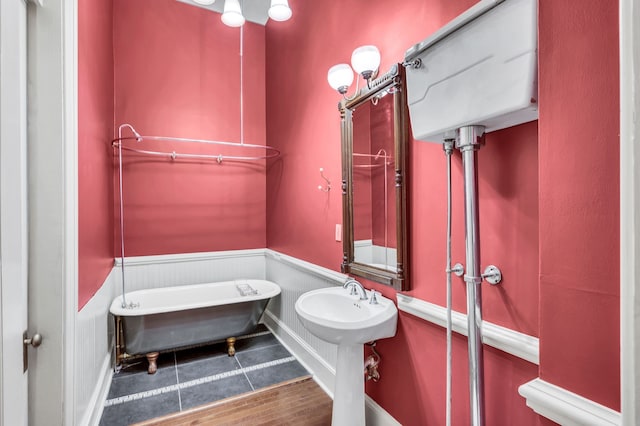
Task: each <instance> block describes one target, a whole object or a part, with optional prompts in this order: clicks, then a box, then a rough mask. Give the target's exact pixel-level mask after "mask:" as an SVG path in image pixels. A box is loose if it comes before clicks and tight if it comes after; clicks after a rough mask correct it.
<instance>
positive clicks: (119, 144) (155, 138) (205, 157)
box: [111, 127, 280, 163]
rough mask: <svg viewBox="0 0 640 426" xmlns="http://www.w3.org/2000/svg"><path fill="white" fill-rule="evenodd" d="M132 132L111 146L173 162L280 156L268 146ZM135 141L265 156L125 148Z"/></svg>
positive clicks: (117, 139) (119, 138)
mask: <svg viewBox="0 0 640 426" xmlns="http://www.w3.org/2000/svg"><path fill="white" fill-rule="evenodd" d="M131 130H132V132H133V133H134V136H122V137H118V138H115V139H113V140H112V141H111V145H112V146H113V147H114V148H120V149H122V150H123V151H131V152H137V153H139V154H145V155H153V156H157V157H166V158H170V159H172V160H176V159H178V158H188V159H203V160H216V161H217V162H218V163H222V162H223V161H224V160H235V161H255V160H268V159H271V158H276V157H279V156H280V151H279V150H277V149H276V148H273V147H270V146H268V145H254V144H249V143H236V142H225V141H215V140H207V139H190V138H176V137H168V136H142V135H140V134H138V132H136V131H135V130H134V129H133V128H132V127H131ZM130 140H135V141H137V142H142V141H144V140H152V141H162V142H179V143H202V144H208V145H223V146H232V147H236V148H248V149H252V150H257V149H261V150H264V155H254V156H249V155H223V154H218V155H210V154H185V153H179V152H175V151H171V152H167V151H155V150H146V149H138V148H131V147H127V146H124V145H123V143H124V142H126V141H130Z"/></svg>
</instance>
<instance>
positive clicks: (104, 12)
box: [78, 0, 114, 309]
mask: <svg viewBox="0 0 640 426" xmlns="http://www.w3.org/2000/svg"><path fill="white" fill-rule="evenodd" d="M112 8H113V1H112V0H107V1H99V2H95V1H90V0H80V1H79V2H78V240H79V241H78V309H82V307H83V306H84V305H85V304H86V303H87V301H88V300H89V299H91V297H92V296H93V295H94V294H95V292H96V291H97V290H98V289H99V288H100V286H102V284H103V282H104V280H105V278H106V277H107V275H108V274H109V272H110V271H111V268H112V266H113V238H112V233H113V223H114V222H113V209H112V203H113V186H112V182H111V178H112V162H111V145H110V142H111V139H112V137H113V12H112Z"/></svg>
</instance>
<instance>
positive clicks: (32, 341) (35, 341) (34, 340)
mask: <svg viewBox="0 0 640 426" xmlns="http://www.w3.org/2000/svg"><path fill="white" fill-rule="evenodd" d="M24 344H25V345H31V346H33V347H34V348H37V347H38V346H40V345H41V344H42V335H41V334H39V333H36V334H34V335H33V337H28V338H25V339H24Z"/></svg>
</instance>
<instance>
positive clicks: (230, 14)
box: [222, 0, 245, 27]
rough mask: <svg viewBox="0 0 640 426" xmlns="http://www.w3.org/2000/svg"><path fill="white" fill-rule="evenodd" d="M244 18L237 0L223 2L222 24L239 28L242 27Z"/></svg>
mask: <svg viewBox="0 0 640 426" xmlns="http://www.w3.org/2000/svg"><path fill="white" fill-rule="evenodd" d="M244 21H245V20H244V16H242V9H241V8H240V3H239V2H238V0H225V1H224V12H223V13H222V23H224V24H225V25H227V26H229V27H241V26H242V25H244Z"/></svg>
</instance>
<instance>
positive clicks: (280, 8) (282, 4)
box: [269, 0, 291, 21]
mask: <svg viewBox="0 0 640 426" xmlns="http://www.w3.org/2000/svg"><path fill="white" fill-rule="evenodd" d="M269 18H271V19H273V20H274V21H286V20H288V19H289V18H291V8H290V7H289V2H288V1H287V0H271V7H269Z"/></svg>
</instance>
